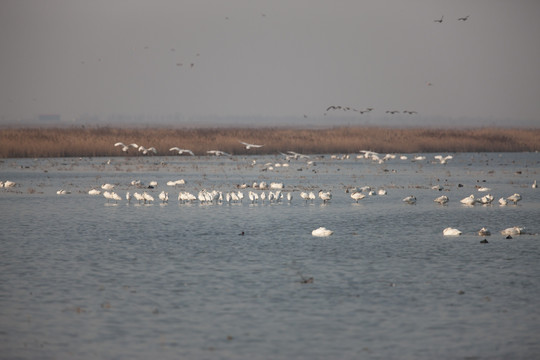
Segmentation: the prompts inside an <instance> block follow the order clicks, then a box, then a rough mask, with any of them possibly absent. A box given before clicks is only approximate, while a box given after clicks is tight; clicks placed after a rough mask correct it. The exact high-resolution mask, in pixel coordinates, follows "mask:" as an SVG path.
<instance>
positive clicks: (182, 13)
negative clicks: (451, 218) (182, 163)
mask: <svg viewBox="0 0 540 360" xmlns="http://www.w3.org/2000/svg"><path fill="white" fill-rule="evenodd" d="M443 15H444V19H443V22H442V23H437V22H434V20H435V19H440V18H441V16H443ZM463 16H470V17H469V18H468V19H467V21H458V20H457V19H458V18H459V17H463ZM539 19H540V1H537V0H530V1H527V0H516V1H508V0H445V1H436V0H408V1H407V0H365V1H361V0H350V1H348V0H335V1H329V0H325V1H322V0H267V1H262V0H170V1H168V0H156V1H154V0H153V1H149V0H129V1H128V0H123V1H120V0H92V1H88V0H81V1H79V0H1V1H0V122H2V123H6V122H9V121H13V120H19V119H28V118H35V117H36V116H37V115H38V114H60V115H61V116H62V120H66V121H69V120H71V119H75V118H78V117H79V116H81V115H86V116H88V115H97V116H100V117H107V116H109V115H111V114H126V115H145V116H148V118H149V119H152V118H155V117H156V116H163V115H171V114H181V115H182V116H184V117H186V118H190V117H197V116H209V117H213V116H216V117H227V116H233V117H234V116H240V117H253V118H255V119H256V118H258V117H280V118H287V117H291V118H295V117H303V116H304V114H305V115H307V116H308V118H311V117H313V118H315V117H322V116H323V114H324V112H325V109H326V108H327V107H328V106H330V105H343V106H351V107H355V108H357V109H363V108H366V107H373V108H374V110H373V112H372V114H371V115H369V116H371V117H372V118H373V117H377V116H381V117H385V116H388V115H385V111H386V110H394V109H395V110H405V109H408V110H415V111H417V112H418V113H419V114H418V115H417V118H419V119H422V121H425V122H429V121H430V119H432V118H445V119H446V118H448V119H462V120H463V119H471V121H472V122H473V123H474V122H476V123H475V124H476V125H481V121H482V120H485V121H491V120H493V119H508V120H515V121H517V122H518V123H520V124H525V125H530V126H535V127H537V126H540V116H539V114H540V20H539ZM428 84H431V85H428ZM330 115H332V116H338V115H339V114H337V113H335V112H334V113H332V114H329V116H330ZM350 115H351V116H352V115H353V114H352V113H351V114H350ZM354 116H359V115H357V114H356V113H355V114H354ZM364 116H366V115H364ZM400 116H403V115H400Z"/></svg>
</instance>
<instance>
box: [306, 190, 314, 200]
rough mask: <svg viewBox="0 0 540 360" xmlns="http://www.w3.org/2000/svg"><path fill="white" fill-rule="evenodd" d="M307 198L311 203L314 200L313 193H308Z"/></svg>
mask: <svg viewBox="0 0 540 360" xmlns="http://www.w3.org/2000/svg"><path fill="white" fill-rule="evenodd" d="M308 197H309V200H311V201H313V200H315V199H316V197H315V194H314V193H313V191H310V192H309V194H308Z"/></svg>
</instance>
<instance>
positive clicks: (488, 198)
mask: <svg viewBox="0 0 540 360" xmlns="http://www.w3.org/2000/svg"><path fill="white" fill-rule="evenodd" d="M493 199H494V197H493V195H491V194H487V195H485V196H482V197H481V198H480V202H481V203H482V204H484V205H489V204H491V203H492V202H493Z"/></svg>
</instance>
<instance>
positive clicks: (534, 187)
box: [531, 180, 538, 189]
mask: <svg viewBox="0 0 540 360" xmlns="http://www.w3.org/2000/svg"><path fill="white" fill-rule="evenodd" d="M531 187H532V188H533V189H536V188H537V187H538V185H536V180H534V182H533V184H532V185H531Z"/></svg>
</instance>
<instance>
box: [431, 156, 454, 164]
mask: <svg viewBox="0 0 540 360" xmlns="http://www.w3.org/2000/svg"><path fill="white" fill-rule="evenodd" d="M434 158H435V159H437V160H439V161H440V162H441V164H446V162H447V161H448V160H451V159H453V158H454V157H453V156H452V155H448V156H445V157H443V156H442V155H435V156H434Z"/></svg>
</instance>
